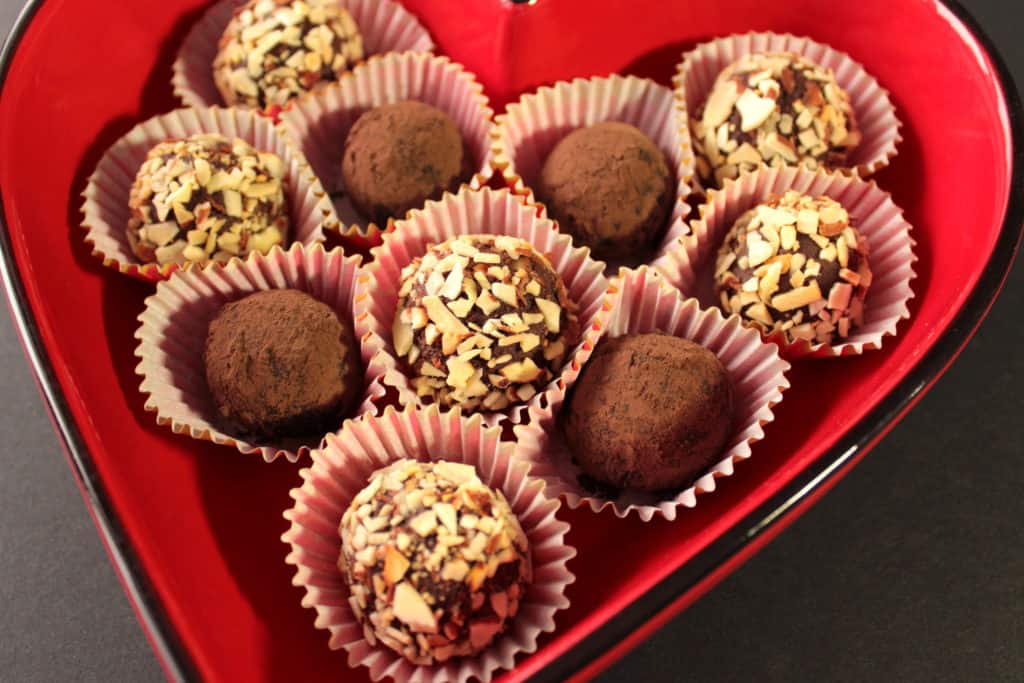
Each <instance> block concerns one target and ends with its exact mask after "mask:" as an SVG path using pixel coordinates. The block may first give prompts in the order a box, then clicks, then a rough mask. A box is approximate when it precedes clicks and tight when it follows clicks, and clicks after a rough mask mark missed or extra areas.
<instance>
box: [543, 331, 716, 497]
mask: <svg viewBox="0 0 1024 683" xmlns="http://www.w3.org/2000/svg"><path fill="white" fill-rule="evenodd" d="M564 416H565V417H564V424H563V427H564V434H565V439H566V441H567V443H568V445H569V446H570V448H571V449H572V452H573V454H574V456H575V458H576V461H577V463H578V464H579V466H580V468H581V469H582V470H583V472H584V473H585V474H586V475H587V476H589V477H591V478H592V479H593V480H594V481H596V482H597V483H598V484H601V485H603V486H608V487H612V488H614V489H634V490H642V491H658V490H671V489H679V488H681V487H683V486H686V485H688V484H690V483H692V482H693V481H694V479H696V478H697V477H698V476H700V475H701V474H702V473H704V472H705V471H706V470H707V469H708V467H710V466H711V465H712V464H714V463H715V462H716V461H717V459H718V458H719V456H720V455H721V451H722V448H723V446H724V445H725V441H726V439H727V438H728V437H729V434H730V432H731V429H732V422H733V388H732V384H731V383H730V381H729V375H728V374H727V373H726V370H725V368H724V367H723V366H722V363H721V361H719V360H718V358H717V357H716V356H715V354H714V353H712V352H711V351H709V350H707V349H705V348H704V347H702V346H700V345H698V344H695V343H694V342H691V341H688V340H686V339H681V338H679V337H672V336H669V335H665V334H638V335H626V336H622V337H617V338H615V339H606V340H604V341H602V342H601V343H600V344H599V345H598V347H597V348H596V349H595V351H594V355H593V356H592V357H591V359H590V361H589V363H588V364H587V365H586V367H585V368H584V370H583V373H582V374H581V375H580V378H579V380H578V381H577V382H576V385H575V387H574V389H573V392H572V394H571V396H570V398H569V402H568V405H567V407H566V410H565V413H564Z"/></svg>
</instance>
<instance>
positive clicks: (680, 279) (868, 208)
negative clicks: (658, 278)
mask: <svg viewBox="0 0 1024 683" xmlns="http://www.w3.org/2000/svg"><path fill="white" fill-rule="evenodd" d="M786 190H797V191H799V192H803V193H804V194H808V195H811V196H813V197H820V196H827V197H831V198H832V199H834V200H836V201H837V202H839V203H840V204H842V205H843V206H844V207H845V208H846V210H847V211H849V213H850V216H851V219H852V221H853V224H854V227H856V228H857V229H858V230H859V231H860V232H861V233H862V234H863V235H864V237H865V238H866V239H867V242H868V249H869V255H868V263H869V265H870V266H871V271H872V282H871V287H870V288H869V289H868V293H867V299H866V300H865V302H864V324H863V325H861V326H860V327H859V328H857V329H855V330H853V331H851V333H850V336H849V337H847V338H846V339H845V340H841V341H840V342H839V343H836V344H832V345H828V344H820V343H816V344H812V343H810V342H809V341H807V340H799V341H797V342H788V341H787V340H786V339H785V336H784V335H783V334H782V333H781V332H776V333H773V334H771V335H769V336H767V337H765V339H766V341H770V342H772V343H774V344H777V345H778V346H779V347H780V348H781V349H782V351H783V353H784V355H786V356H787V357H789V358H797V357H802V356H811V357H821V358H826V357H831V356H851V355H858V354H861V353H863V352H864V351H868V350H872V349H878V348H881V346H882V341H883V339H884V338H885V337H887V336H891V335H895V334H896V328H897V326H898V325H899V322H900V321H901V320H903V319H905V318H909V317H910V309H909V308H908V303H909V301H910V300H911V299H912V298H913V297H914V292H913V290H912V289H911V287H910V281H911V280H913V279H914V278H915V277H916V274H915V273H914V268H913V264H914V262H915V261H916V260H917V257H916V256H915V255H914V244H915V243H914V240H913V238H912V237H911V236H910V230H911V227H910V224H909V223H908V222H907V221H906V219H905V218H904V216H903V210H902V209H901V208H900V207H898V206H896V204H895V203H894V202H893V200H892V196H891V195H890V194H889V193H888V192H885V191H884V190H882V189H881V188H879V187H878V185H876V184H875V182H874V181H871V180H864V179H862V178H858V177H856V176H849V175H845V174H842V173H839V172H832V173H828V172H826V171H809V170H807V169H805V168H797V167H789V168H762V169H760V170H757V171H753V172H751V173H745V174H742V175H741V176H740V177H739V178H737V179H735V180H728V181H726V183H725V186H724V187H723V188H722V189H721V190H712V191H710V192H708V195H707V201H706V202H705V203H704V204H703V205H701V206H700V208H699V210H698V213H699V217H698V218H696V219H694V221H693V234H692V235H689V236H687V237H685V238H683V239H682V240H680V245H679V248H678V249H676V250H675V251H673V252H672V254H671V256H672V261H673V263H672V268H671V269H670V270H669V272H668V279H669V280H670V281H671V282H672V283H673V284H674V285H676V286H677V287H679V288H680V289H681V290H682V291H683V292H684V293H686V294H689V295H690V296H694V297H696V298H697V299H699V300H700V302H701V304H702V305H704V306H708V307H717V305H718V300H717V298H716V296H715V293H714V281H713V280H714V273H713V271H714V260H715V255H716V254H717V253H718V249H719V247H720V246H721V244H722V242H723V241H724V240H725V236H726V234H727V233H728V232H729V229H730V228H731V227H732V225H733V224H734V223H735V222H736V219H737V218H739V217H740V215H741V214H743V212H745V211H747V210H748V209H751V208H753V207H754V206H756V205H757V204H760V203H761V202H764V201H766V200H767V199H769V198H770V197H771V196H773V195H781V194H783V193H784V192H786Z"/></svg>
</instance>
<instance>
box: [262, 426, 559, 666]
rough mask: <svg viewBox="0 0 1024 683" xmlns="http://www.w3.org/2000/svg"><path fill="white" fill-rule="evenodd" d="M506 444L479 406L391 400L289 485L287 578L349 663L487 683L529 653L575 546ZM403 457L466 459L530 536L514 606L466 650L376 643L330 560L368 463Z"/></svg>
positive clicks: (550, 616) (549, 620) (555, 604)
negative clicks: (506, 620)
mask: <svg viewBox="0 0 1024 683" xmlns="http://www.w3.org/2000/svg"><path fill="white" fill-rule="evenodd" d="M512 449H513V446H512V444H510V443H507V442H502V441H501V432H500V430H499V429H497V428H487V427H485V426H484V424H483V421H482V420H481V418H480V416H479V415H475V416H473V417H470V418H465V417H462V416H460V415H459V413H458V412H457V411H452V412H444V413H443V412H439V411H438V410H437V408H436V407H428V408H425V409H409V410H406V411H404V412H396V411H395V410H394V409H392V408H390V407H389V408H387V409H385V411H384V414H383V415H382V416H380V417H373V418H366V419H361V420H353V421H351V422H349V423H347V424H346V425H345V427H344V429H342V430H341V432H340V433H339V434H337V435H331V436H329V437H328V438H327V444H326V446H325V447H324V449H323V450H319V451H316V452H315V453H314V455H313V466H312V467H310V468H308V469H303V470H302V471H301V475H302V480H303V483H302V486H301V487H300V488H297V489H293V490H292V492H291V496H292V498H294V499H295V506H294V507H293V508H292V509H290V510H288V511H287V512H285V515H284V516H285V518H286V519H288V520H289V521H290V522H291V527H290V528H289V529H288V531H286V532H285V534H284V535H283V536H282V540H283V541H284V542H285V543H286V544H288V545H289V546H290V548H291V550H290V552H289V553H288V557H287V559H286V562H287V563H288V564H290V565H293V566H294V567H295V568H296V572H295V578H294V579H293V580H292V583H293V584H294V585H296V586H299V587H300V588H302V589H303V590H304V591H305V596H304V597H303V600H302V604H303V606H304V607H311V608H313V609H315V610H316V613H317V618H316V622H315V625H316V627H317V628H321V629H324V630H327V631H329V632H330V640H329V641H328V644H329V646H330V647H331V648H332V649H336V650H337V649H344V650H345V651H346V652H348V662H349V665H351V666H366V667H367V668H368V669H369V673H370V677H371V678H372V679H373V680H375V681H377V680H381V679H383V678H385V677H391V678H393V679H394V680H396V681H406V680H410V681H421V682H437V683H440V682H441V681H466V680H469V679H470V678H476V679H479V680H480V681H484V682H487V681H490V680H491V679H492V677H493V676H494V675H495V674H496V673H497V672H498V671H499V670H502V669H505V670H508V669H511V668H512V667H513V666H514V665H515V658H516V656H517V655H518V654H520V653H530V652H534V651H535V650H536V649H537V638H538V637H539V636H540V634H541V633H544V632H549V631H552V630H554V627H555V622H554V615H555V613H556V612H557V611H558V610H560V609H565V608H566V607H568V606H569V601H568V599H567V598H566V597H565V588H566V586H568V584H570V583H572V582H573V581H574V580H575V577H574V576H573V575H572V573H570V572H569V570H568V569H567V568H566V563H567V562H568V560H569V559H571V558H572V557H573V556H574V555H575V554H576V551H575V549H573V548H572V547H570V546H567V545H566V544H565V534H566V532H567V531H568V529H569V526H568V525H567V524H565V523H564V522H560V521H559V520H558V519H557V518H556V517H555V513H556V511H557V510H558V508H559V502H558V501H557V500H551V499H548V498H547V497H546V496H545V495H544V486H543V483H542V482H540V481H538V480H536V479H533V478H530V477H529V476H528V474H529V467H528V465H527V464H526V463H523V462H519V461H516V460H515V459H513V458H512V457H511V455H512ZM403 458H411V459H414V460H418V461H421V462H429V461H436V460H446V461H449V462H456V463H463V464H467V465H472V466H473V467H475V468H476V470H477V473H478V476H479V477H480V479H481V481H482V482H483V483H484V484H486V485H488V486H490V487H491V488H493V489H496V490H498V491H501V492H502V494H503V495H504V496H505V498H506V500H507V501H508V503H509V506H510V507H511V509H512V512H513V513H514V514H515V516H516V517H517V518H518V520H519V523H520V525H521V526H522V529H523V531H524V532H525V534H526V536H527V539H528V541H529V546H530V557H531V564H532V574H533V580H532V583H531V584H530V585H529V588H527V590H526V593H525V595H524V596H523V598H522V599H521V601H520V605H519V611H518V614H517V616H516V617H515V619H514V621H513V622H512V623H511V625H510V627H509V628H508V629H507V630H505V632H504V633H502V634H500V635H498V636H497V638H496V639H495V640H494V642H492V643H491V644H490V646H489V647H487V649H485V650H484V651H483V652H481V653H480V654H478V655H476V656H474V657H466V658H461V659H452V660H449V661H447V662H444V663H438V664H435V665H433V666H416V665H414V664H412V663H410V662H409V661H407V660H405V659H403V658H402V657H401V656H400V655H398V654H397V653H396V652H394V651H392V650H391V649H389V648H386V647H385V646H383V645H381V644H377V645H376V646H374V645H372V644H371V643H370V642H369V641H368V640H367V638H366V635H365V634H364V630H363V626H362V624H360V623H359V622H358V620H357V618H356V616H355V613H354V612H353V611H352V608H351V607H350V605H349V589H348V586H347V585H346V583H345V580H344V577H343V576H342V573H341V572H340V571H339V569H338V566H337V563H338V558H339V555H340V552H341V536H340V534H339V525H340V523H341V519H342V516H343V515H344V513H345V510H346V509H347V508H348V506H349V503H350V502H351V501H352V499H353V498H354V497H355V495H356V494H357V493H358V492H359V491H360V490H362V489H363V487H365V486H366V484H367V482H368V480H369V478H370V476H371V474H372V473H373V472H375V471H376V470H378V469H380V468H382V467H385V466H387V465H388V464H390V463H393V462H395V461H397V460H401V459H403Z"/></svg>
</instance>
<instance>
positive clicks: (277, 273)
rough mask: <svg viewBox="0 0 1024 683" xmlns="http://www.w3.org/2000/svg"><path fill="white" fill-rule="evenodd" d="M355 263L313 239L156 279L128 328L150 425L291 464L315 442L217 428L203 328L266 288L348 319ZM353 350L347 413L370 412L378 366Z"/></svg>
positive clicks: (364, 351)
mask: <svg viewBox="0 0 1024 683" xmlns="http://www.w3.org/2000/svg"><path fill="white" fill-rule="evenodd" d="M359 268H360V259H359V257H352V256H345V255H344V253H343V252H342V250H341V249H333V250H331V251H325V250H324V248H323V246H321V245H319V244H317V245H313V246H311V247H302V246H299V245H293V246H292V247H291V249H289V250H288V251H283V250H282V249H280V248H279V247H275V248H274V249H273V250H271V251H270V253H268V254H252V255H250V256H249V258H248V259H246V260H245V261H242V260H240V259H236V260H234V261H231V262H230V263H227V264H219V263H214V264H210V265H208V266H206V267H203V268H193V269H190V270H188V271H184V272H179V273H175V274H174V275H173V276H171V277H170V278H169V279H168V280H166V281H164V282H161V283H159V284H158V285H157V288H156V293H155V294H153V295H152V296H150V297H149V298H147V299H146V310H145V311H143V312H142V314H141V315H140V316H139V321H140V322H141V325H140V327H139V329H138V330H137V331H136V332H135V338H136V339H138V340H139V346H138V348H136V350H135V355H136V356H137V357H138V358H139V364H138V366H137V367H136V368H135V371H136V373H137V374H139V375H140V376H141V377H142V384H141V385H140V387H139V390H140V391H141V392H142V393H143V394H144V395H145V396H146V404H145V408H146V410H147V411H149V412H154V413H156V421H157V423H158V424H160V425H164V426H168V427H170V428H171V430H172V431H173V432H174V433H175V434H188V435H189V436H191V437H192V438H193V439H201V440H204V441H212V442H214V443H217V444H222V445H226V446H233V447H235V448H237V449H238V450H239V451H241V452H242V453H258V454H259V455H261V456H262V457H263V459H264V460H265V461H266V462H271V461H273V460H274V459H276V458H277V457H279V456H284V457H285V458H286V459H288V460H289V461H291V462H295V461H296V460H298V459H299V457H301V456H302V455H303V454H304V453H307V452H308V451H309V449H310V446H311V445H312V446H314V447H315V446H317V445H319V444H320V443H322V442H321V440H319V439H317V441H316V442H315V443H313V444H309V443H304V442H302V441H299V440H289V441H282V442H280V443H252V442H250V441H247V440H244V439H241V438H236V437H233V436H231V435H230V434H228V433H226V432H225V431H223V430H222V429H221V425H220V421H219V415H218V411H217V407H216V406H215V405H214V401H213V397H212V396H211V394H210V389H209V387H208V385H207V382H206V371H205V363H204V361H203V353H204V343H203V342H204V340H205V339H206V333H207V328H208V327H209V325H210V321H211V320H212V319H213V318H214V317H215V316H216V315H217V313H218V312H219V311H220V309H221V308H222V307H223V306H224V304H226V303H228V302H231V301H236V300H238V299H242V298H244V297H246V296H248V295H249V294H253V293H255V292H260V291H265V290H271V289H297V290H299V291H302V292H305V293H307V294H309V295H310V296H312V297H313V298H314V299H316V300H318V301H321V302H323V303H325V304H327V305H328V306H329V307H330V308H332V309H333V310H334V312H335V313H336V314H337V315H338V316H339V318H340V319H341V320H343V321H347V322H348V324H352V299H353V296H354V294H355V281H356V277H357V273H358V272H359ZM356 338H357V339H358V337H356ZM359 351H360V356H361V361H362V364H363V368H364V371H363V380H364V390H363V397H362V399H361V403H360V404H358V405H357V408H356V409H355V411H354V413H353V415H361V414H364V413H370V414H375V413H376V408H375V406H374V400H375V399H378V398H380V397H382V396H383V395H384V390H383V388H381V386H380V385H379V383H378V381H377V378H378V377H379V376H380V374H381V373H382V372H383V370H384V368H382V367H380V366H379V365H377V364H374V363H373V362H372V361H371V359H370V355H369V349H368V348H367V347H366V346H365V345H364V344H360V349H359ZM339 428H340V425H339Z"/></svg>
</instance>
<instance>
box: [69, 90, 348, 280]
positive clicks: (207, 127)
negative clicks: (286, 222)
mask: <svg viewBox="0 0 1024 683" xmlns="http://www.w3.org/2000/svg"><path fill="white" fill-rule="evenodd" d="M197 133H220V134H222V135H225V136H227V137H228V138H236V137H237V138H241V139H242V140H245V141H246V142H248V143H249V144H250V145H252V146H253V147H254V148H256V149H257V150H258V151H261V152H273V153H275V154H277V155H278V156H279V157H281V159H282V160H283V161H284V162H285V176H284V180H285V184H286V188H285V195H286V199H287V200H288V213H289V216H290V218H291V223H290V226H289V231H288V242H289V243H292V242H297V243H300V244H314V243H317V242H322V241H323V239H324V232H323V228H322V226H321V224H322V223H323V222H324V221H325V220H330V217H331V216H333V214H334V209H333V207H332V206H331V203H330V201H329V199H328V198H327V196H326V193H325V192H324V190H323V187H322V186H321V185H320V181H319V180H318V179H317V178H316V176H315V175H314V174H313V172H312V170H310V167H309V164H308V163H307V162H306V159H305V157H303V156H302V153H301V152H299V151H297V150H296V149H294V148H293V147H292V146H291V145H289V144H288V143H286V142H285V140H284V138H283V137H282V136H281V135H279V134H278V132H277V131H276V130H275V128H274V125H273V124H272V123H271V122H270V121H269V120H268V119H266V118H263V117H260V116H257V115H256V114H254V113H253V112H250V111H245V110H241V109H222V108H219V107H197V108H194V109H176V110H174V111H172V112H169V113H167V114H162V115H160V116H155V117H153V118H151V119H149V120H148V121H144V122H143V123H140V124H138V125H137V126H135V127H134V128H132V129H131V130H130V131H129V132H128V133H127V134H126V135H124V136H123V137H121V138H120V139H119V140H118V141H117V142H115V143H114V144H113V146H111V147H110V149H108V150H107V151H106V153H105V154H104V155H103V158H102V159H100V162H99V164H98V165H97V166H96V170H95V171H94V172H93V174H92V175H91V176H90V177H89V182H88V184H87V185H86V188H85V191H84V192H82V197H83V198H84V200H85V201H84V202H83V203H82V213H83V214H84V218H83V219H82V227H83V228H84V229H85V230H86V235H85V241H86V242H87V243H88V244H90V245H91V246H92V253H93V255H94V256H96V257H98V258H100V259H102V261H103V265H105V266H107V267H109V268H113V269H115V270H117V271H119V272H121V273H124V274H125V275H132V276H134V277H138V278H140V279H143V280H148V281H151V282H156V281H158V280H163V279H165V278H166V277H167V276H169V275H170V274H171V273H173V272H175V271H178V270H188V269H190V268H192V267H193V264H186V265H184V266H179V265H177V264H163V265H160V264H156V263H141V262H140V261H139V259H138V257H137V256H135V254H134V253H133V252H132V249H131V246H130V245H129V244H128V235H127V233H126V230H127V227H128V218H129V209H128V196H129V194H130V192H131V187H132V183H133V182H134V181H135V174H136V173H138V170H139V167H140V166H141V165H142V163H143V161H145V159H146V154H147V153H148V152H149V150H150V149H151V148H152V147H153V146H154V145H156V144H158V143H160V142H163V141H165V140H171V139H180V138H185V137H188V136H190V135H194V134H197Z"/></svg>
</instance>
